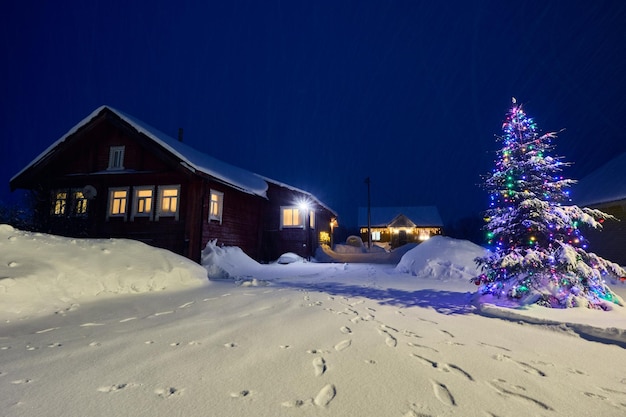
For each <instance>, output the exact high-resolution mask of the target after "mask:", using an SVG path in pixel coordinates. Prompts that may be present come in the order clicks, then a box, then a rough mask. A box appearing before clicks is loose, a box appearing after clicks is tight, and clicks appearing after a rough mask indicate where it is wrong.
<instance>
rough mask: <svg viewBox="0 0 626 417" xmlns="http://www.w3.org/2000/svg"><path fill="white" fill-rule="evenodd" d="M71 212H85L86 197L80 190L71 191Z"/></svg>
mask: <svg viewBox="0 0 626 417" xmlns="http://www.w3.org/2000/svg"><path fill="white" fill-rule="evenodd" d="M72 208H73V210H72V214H73V215H74V216H84V215H86V214H87V197H85V194H83V192H82V191H73V192H72Z"/></svg>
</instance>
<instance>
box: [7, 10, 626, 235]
mask: <svg viewBox="0 0 626 417" xmlns="http://www.w3.org/2000/svg"><path fill="white" fill-rule="evenodd" d="M137 3H141V4H137ZM437 3H440V4H437ZM0 48H1V50H0V60H2V61H1V62H0V80H1V83H2V91H1V94H0V128H1V131H0V135H1V143H2V152H1V155H0V158H1V161H0V174H1V176H0V181H1V182H2V183H3V185H2V186H1V187H0V201H9V200H10V196H9V194H10V193H9V188H8V181H9V179H10V178H11V177H12V176H13V175H14V174H15V173H16V172H18V171H19V170H20V169H21V168H22V167H23V166H25V165H26V164H27V163H29V162H30V161H31V160H32V159H33V158H34V157H35V156H37V155H38V154H39V153H40V152H41V151H43V150H44V149H45V148H46V147H47V146H48V145H49V144H50V143H52V142H53V141H55V140H56V139H58V138H59V137H60V136H61V135H63V134H64V133H66V132H67V130H69V129H70V128H71V127H72V126H73V125H74V124H76V123H77V122H79V121H80V120H82V119H83V118H84V117H85V116H86V115H88V114H89V113H90V112H91V111H93V110H94V109H95V108H97V107H98V106H100V105H102V104H108V105H110V106H113V107H115V108H117V109H119V110H122V111H124V112H126V113H128V114H131V115H133V116H135V117H136V118H138V119H140V120H143V121H144V122H146V123H148V124H151V125H152V126H154V127H156V128H158V129H160V130H161V131H163V132H165V133H168V134H170V135H171V136H173V137H176V135H177V131H178V128H179V127H183V128H184V131H185V142H186V143H187V144H189V145H191V146H193V147H195V148H197V149H199V150H201V151H204V152H205V153H208V154H210V155H212V156H214V157H217V158H220V159H222V160H224V161H226V162H229V163H231V164H234V165H237V166H239V167H242V168H246V169H248V170H250V171H253V172H257V173H259V174H262V175H265V176H268V177H270V178H273V179H276V180H279V181H282V182H286V183H288V184H291V185H294V186H297V187H300V188H302V189H305V190H307V191H310V192H312V193H313V194H315V195H316V196H317V197H319V198H320V199H321V200H322V201H324V202H325V203H327V204H328V205H329V206H331V207H332V208H333V209H335V210H336V211H337V212H338V213H339V216H340V223H342V224H343V225H345V226H353V225H355V224H356V214H357V207H358V206H359V205H361V206H363V205H365V204H366V199H367V188H366V185H365V184H364V178H365V177H367V176H369V177H371V180H372V204H373V205H431V204H433V205H437V206H438V207H439V210H440V212H441V214H442V216H443V218H444V221H445V222H448V223H449V222H452V221H454V220H455V219H458V218H460V217H463V216H468V215H475V214H478V213H479V212H481V211H482V210H484V209H485V208H486V206H487V195H486V193H485V192H484V191H483V190H482V189H481V188H480V187H479V186H478V185H479V184H480V183H481V177H480V176H481V174H484V173H487V172H489V171H490V170H491V168H492V166H493V161H494V158H495V154H494V151H495V150H496V149H497V148H498V144H497V143H496V142H495V140H494V135H495V134H500V133H501V131H500V128H501V123H502V120H503V118H504V115H505V113H506V111H507V109H508V107H509V105H510V102H511V97H512V96H515V97H517V98H518V100H519V101H521V102H523V103H525V108H526V111H527V113H528V115H529V116H531V117H534V118H535V120H536V121H537V123H538V125H539V128H540V129H542V130H544V131H548V130H558V129H561V128H566V131H565V132H563V133H562V134H561V135H560V136H559V139H558V140H557V141H556V145H557V154H559V155H563V156H564V157H565V158H566V160H568V161H572V162H574V163H575V165H574V166H573V167H572V168H570V169H568V170H567V171H566V175H567V176H569V177H572V178H581V177H582V176H584V175H585V174H587V173H589V172H590V171H591V170H593V169H594V168H597V167H598V166H599V165H601V164H602V163H604V162H606V161H608V160H609V159H611V157H613V156H615V155H616V154H619V153H621V152H626V133H625V132H624V124H625V121H626V2H624V1H621V0H615V1H593V2H591V1H545V0H544V1H518V2H502V1H495V0H494V1H458V2H455V1H449V2H434V1H417V0H410V1H368V0H362V1H340V0H335V1H306V2H304V1H302V2H301V1H275V0H264V1H243V0H234V1H230V0H229V1H206V0H204V1H197V2H185V1H182V2H173V1H158V0H153V1H149V2H148V1H144V2H128V1H119V2H118V1H64V2H52V1H38V2H34V1H30V0H25V1H21V2H5V4H3V6H2V12H1V13H0ZM18 193H19V191H18ZM573 193H574V194H575V188H574V190H573ZM13 194H15V193H13Z"/></svg>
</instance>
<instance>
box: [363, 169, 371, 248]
mask: <svg viewBox="0 0 626 417" xmlns="http://www.w3.org/2000/svg"><path fill="white" fill-rule="evenodd" d="M365 183H366V184H367V249H371V248H372V205H371V200H370V177H367V178H365Z"/></svg>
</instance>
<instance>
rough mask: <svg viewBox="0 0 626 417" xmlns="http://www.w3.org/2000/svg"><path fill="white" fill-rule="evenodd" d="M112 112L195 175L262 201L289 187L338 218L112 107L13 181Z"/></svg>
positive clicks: (85, 121)
mask: <svg viewBox="0 0 626 417" xmlns="http://www.w3.org/2000/svg"><path fill="white" fill-rule="evenodd" d="M104 111H108V112H111V113H113V114H115V115H117V116H118V117H119V118H120V119H122V120H123V121H124V122H126V123H127V124H128V125H130V126H131V127H132V128H134V129H135V130H137V132H139V133H142V134H144V135H145V136H146V137H148V138H149V139H151V140H153V141H154V142H155V143H158V144H159V145H161V146H162V147H163V148H165V149H166V150H167V151H169V152H170V153H172V154H173V155H175V156H176V157H178V158H179V159H180V160H181V164H182V165H183V166H184V167H185V168H187V169H189V170H191V171H194V172H196V171H197V172H201V173H204V174H206V175H209V176H211V177H214V178H216V179H218V180H220V181H222V182H224V183H226V184H228V185H230V186H232V187H234V188H237V189H239V190H241V191H243V192H246V193H248V194H254V195H258V196H261V197H265V198H266V197H267V194H266V192H267V187H268V182H270V183H274V184H276V185H278V186H281V187H286V188H289V189H292V190H294V191H298V192H300V193H302V194H305V195H306V196H308V197H309V198H310V199H311V200H313V201H315V202H316V203H318V204H320V205H322V206H323V207H324V208H326V209H327V210H329V211H331V212H332V213H333V214H335V215H337V214H336V213H335V212H334V211H333V210H331V209H330V208H329V207H327V206H326V205H325V204H323V203H322V202H320V201H319V200H318V199H317V198H315V197H314V196H313V195H311V194H310V193H308V192H306V191H303V190H300V189H297V188H295V187H291V186H288V185H286V184H283V183H281V182H279V181H274V180H272V179H270V178H267V177H263V176H261V175H258V174H255V173H252V172H249V171H246V170H244V169H242V168H238V167H236V166H234V165H230V164H228V163H226V162H223V161H220V160H219V159H216V158H213V157H211V156H209V155H207V154H204V153H202V152H200V151H198V150H196V149H193V148H191V147H190V146H188V145H186V144H185V143H183V142H181V141H179V140H176V139H173V138H172V137H171V136H169V135H167V134H165V133H163V132H161V131H160V130H158V129H156V128H154V127H152V126H150V125H148V124H146V123H144V122H142V121H140V120H138V119H136V118H134V117H133V116H130V115H128V114H126V113H124V112H122V111H119V110H116V109H114V108H113V107H110V106H106V105H104V106H100V107H99V108H97V109H96V110H94V111H93V112H92V113H91V114H90V115H88V116H87V117H85V118H84V119H83V120H81V121H80V122H79V123H78V124H76V125H75V126H74V127H72V128H71V129H70V130H69V131H68V132H67V133H66V134H65V135H63V136H61V137H60V138H59V139H57V140H56V141H55V142H54V143H53V144H52V145H50V146H49V147H48V148H47V149H46V150H44V151H43V152H42V153H41V154H40V155H39V156H37V157H36V158H35V159H33V160H32V161H31V162H30V163H29V164H28V165H27V166H26V167H24V168H23V169H22V170H21V171H20V172H18V173H17V174H15V175H14V176H13V178H11V181H13V180H14V179H15V178H17V177H18V176H20V175H21V174H22V173H23V172H24V171H26V170H27V169H28V168H30V167H31V166H34V165H37V164H38V163H39V162H41V161H42V160H43V159H44V158H46V157H48V156H49V155H51V154H52V153H54V152H55V151H56V150H57V149H58V147H59V145H60V144H62V143H63V142H65V140H67V138H69V137H70V136H72V135H73V134H74V133H76V132H77V131H78V130H79V129H80V128H82V127H83V126H85V125H87V124H88V123H90V122H91V121H92V120H93V119H94V118H96V117H98V116H99V115H100V114H101V113H102V112H104Z"/></svg>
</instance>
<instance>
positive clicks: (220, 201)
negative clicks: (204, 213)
mask: <svg viewBox="0 0 626 417" xmlns="http://www.w3.org/2000/svg"><path fill="white" fill-rule="evenodd" d="M213 196H217V201H215V202H214V201H213ZM214 204H216V205H217V214H213V207H214ZM223 217H224V193H223V192H222V191H217V190H213V189H211V190H210V192H209V216H208V220H209V223H210V222H211V221H212V220H213V221H217V222H219V224H222V219H223Z"/></svg>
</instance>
